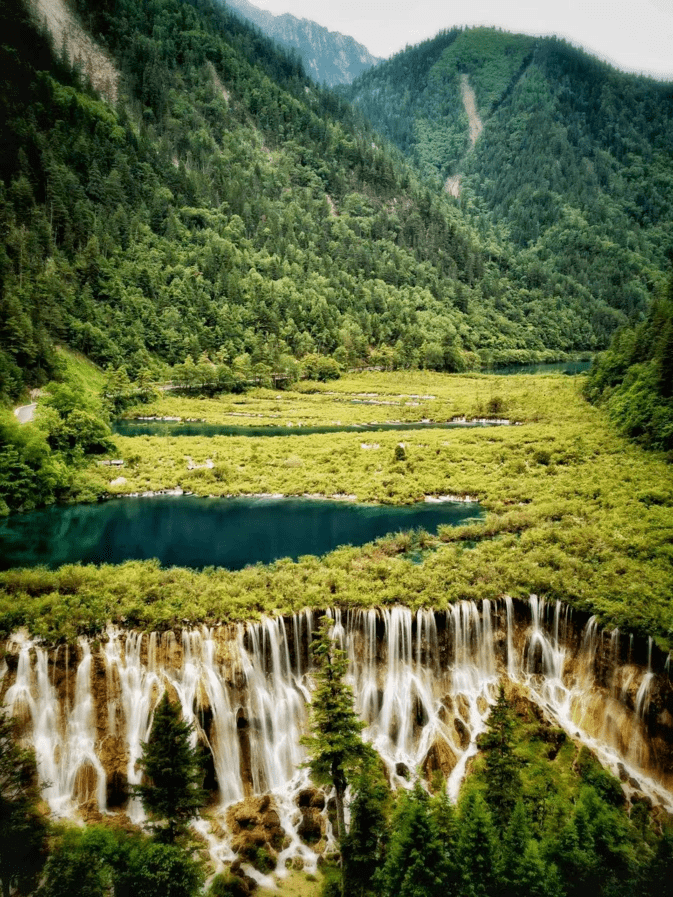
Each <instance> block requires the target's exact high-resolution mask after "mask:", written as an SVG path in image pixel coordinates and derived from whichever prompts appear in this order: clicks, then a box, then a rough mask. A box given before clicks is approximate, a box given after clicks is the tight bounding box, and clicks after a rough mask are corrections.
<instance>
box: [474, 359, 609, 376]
mask: <svg viewBox="0 0 673 897" xmlns="http://www.w3.org/2000/svg"><path fill="white" fill-rule="evenodd" d="M590 367H591V362H590V361H554V362H547V363H546V364H506V365H504V366H503V367H501V368H489V370H487V371H484V373H485V374H568V375H569V376H571V377H572V376H574V375H575V374H583V373H584V372H585V371H588V370H589V368H590Z"/></svg>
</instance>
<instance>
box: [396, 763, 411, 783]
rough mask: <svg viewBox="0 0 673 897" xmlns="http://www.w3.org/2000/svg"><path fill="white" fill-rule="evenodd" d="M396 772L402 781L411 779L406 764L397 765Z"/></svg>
mask: <svg viewBox="0 0 673 897" xmlns="http://www.w3.org/2000/svg"><path fill="white" fill-rule="evenodd" d="M395 772H396V773H397V775H398V776H399V777H400V778H401V779H407V780H408V779H409V775H410V773H409V767H408V766H407V764H406V763H396V764H395Z"/></svg>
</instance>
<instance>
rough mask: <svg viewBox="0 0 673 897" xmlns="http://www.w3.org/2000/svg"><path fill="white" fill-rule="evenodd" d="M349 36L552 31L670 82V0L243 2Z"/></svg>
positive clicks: (365, 39)
mask: <svg viewBox="0 0 673 897" xmlns="http://www.w3.org/2000/svg"><path fill="white" fill-rule="evenodd" d="M251 2H252V3H254V5H255V6H258V7H260V8H262V9H266V10H268V11H269V12H272V13H275V14H277V15H278V14H279V13H284V12H290V13H292V14H293V15H295V16H298V17H299V18H305V19H313V21H315V22H318V24H320V25H325V26H326V27H327V28H329V29H330V30H331V31H341V32H342V33H343V34H350V35H352V36H353V37H354V38H355V39H356V40H358V41H360V43H362V44H364V45H365V46H366V47H367V48H368V50H369V51H370V52H371V53H373V54H374V55H375V56H390V55H392V54H393V53H396V52H397V51H398V50H401V49H403V48H404V47H405V46H406V45H407V44H416V43H419V41H422V40H425V39H426V38H428V37H433V36H434V35H435V34H436V33H437V32H438V31H440V30H441V29H442V28H451V27H452V26H454V25H494V26H496V27H500V28H504V29H506V30H508V31H518V32H524V33H526V34H534V35H546V34H557V35H559V36H561V37H564V38H566V39H567V40H570V41H571V42H572V43H574V44H576V45H579V46H582V47H584V48H585V49H587V50H589V51H590V52H591V53H593V54H594V55H596V56H600V57H601V58H603V59H607V60H608V61H609V62H611V63H613V65H616V66H617V67H618V68H620V69H623V70H624V71H635V72H645V73H647V74H651V75H653V76H655V77H657V78H666V79H668V80H673V0H451V2H442V0H322V2H321V0H251Z"/></svg>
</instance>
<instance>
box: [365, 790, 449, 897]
mask: <svg viewBox="0 0 673 897" xmlns="http://www.w3.org/2000/svg"><path fill="white" fill-rule="evenodd" d="M392 832H393V834H392V836H391V839H390V845H389V849H388V856H387V859H386V863H385V866H384V867H383V870H382V872H381V875H380V881H381V883H382V889H383V894H384V895H385V897H450V895H451V894H452V893H455V891H454V890H452V888H451V887H450V884H451V880H450V868H449V865H448V863H447V862H446V858H445V852H444V849H443V844H442V839H441V837H440V834H439V832H438V830H437V826H436V823H435V819H434V814H433V813H432V812H431V808H430V803H429V800H428V795H427V794H426V793H425V792H424V791H423V789H422V787H421V786H420V784H418V783H417V784H416V786H415V787H414V790H413V791H412V792H411V794H406V793H405V794H402V795H401V796H400V799H399V805H398V809H397V812H396V813H395V816H394V819H393V824H392Z"/></svg>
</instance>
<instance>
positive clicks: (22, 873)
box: [0, 711, 46, 897]
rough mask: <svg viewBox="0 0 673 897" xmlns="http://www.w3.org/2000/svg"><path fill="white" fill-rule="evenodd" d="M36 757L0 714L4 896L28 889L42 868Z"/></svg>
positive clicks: (0, 836)
mask: <svg viewBox="0 0 673 897" xmlns="http://www.w3.org/2000/svg"><path fill="white" fill-rule="evenodd" d="M39 797H40V792H39V788H38V784H37V770H36V766H35V757H34V755H33V754H32V752H31V751H26V750H23V749H22V748H20V747H19V746H18V745H17V744H16V742H15V740H14V722H13V720H12V719H10V718H9V717H7V716H5V714H4V713H3V712H2V711H0V883H1V884H2V894H3V897H9V894H10V892H11V891H12V889H14V888H17V887H18V888H21V889H24V888H25V889H26V890H29V889H30V886H31V884H32V883H33V881H34V879H35V878H36V876H37V874H38V873H39V870H40V867H41V865H42V850H43V846H44V841H45V834H46V831H45V823H44V820H43V819H42V817H41V816H40V815H39V814H38V812H37V809H36V807H37V802H38V800H39Z"/></svg>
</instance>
